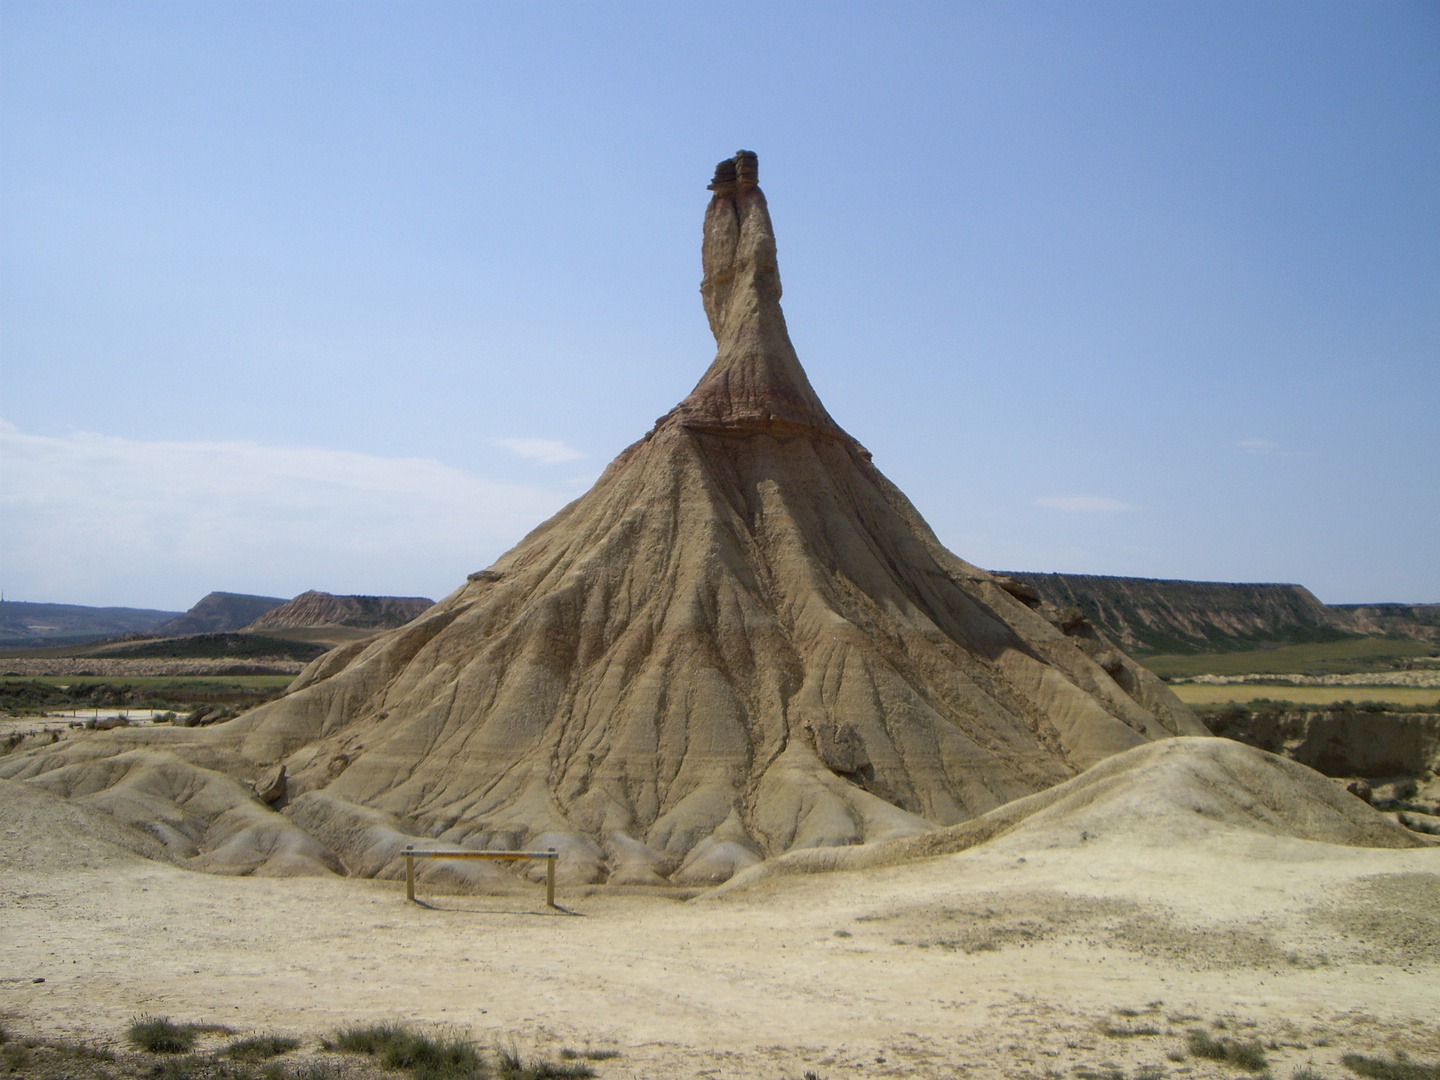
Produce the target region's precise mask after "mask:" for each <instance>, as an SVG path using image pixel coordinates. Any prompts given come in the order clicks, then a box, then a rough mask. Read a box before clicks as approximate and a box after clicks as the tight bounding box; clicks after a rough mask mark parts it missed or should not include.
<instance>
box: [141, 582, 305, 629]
mask: <svg viewBox="0 0 1440 1080" xmlns="http://www.w3.org/2000/svg"><path fill="white" fill-rule="evenodd" d="M283 603H285V601H284V600H282V599H281V598H280V597H278V596H250V595H248V594H246V593H228V592H212V593H207V594H206V595H205V596H203V597H201V598H200V599H199V600H198V601H196V603H195V606H194V607H192V608H191V609H190V610H189V611H187V612H185V614H183V615H179V616H176V617H175V618H173V619H171V620H170V621H169V622H163V623H160V624H159V625H158V626H153V627H151V628H150V633H151V634H152V635H154V636H155V637H175V636H178V635H180V634H216V633H224V632H226V631H228V630H239V629H240V628H241V627H242V626H244V625H245V624H246V623H248V622H251V621H252V620H254V619H257V618H259V617H260V616H261V615H263V614H265V612H267V611H270V610H271V609H273V608H277V607H279V606H280V605H281V604H283Z"/></svg>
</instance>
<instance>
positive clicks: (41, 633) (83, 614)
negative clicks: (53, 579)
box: [0, 600, 179, 648]
mask: <svg viewBox="0 0 1440 1080" xmlns="http://www.w3.org/2000/svg"><path fill="white" fill-rule="evenodd" d="M178 614H179V612H176V611H155V610H152V609H150V608H126V607H86V606H84V605H82V604H32V603H28V602H26V601H23V600H0V646H5V647H9V648H42V647H44V646H46V645H71V644H80V643H82V642H86V641H98V640H100V639H101V638H107V637H117V636H119V635H120V634H135V633H146V632H148V631H150V630H152V629H154V627H156V626H158V625H160V624H161V623H163V622H165V621H166V620H167V619H173V618H175V617H176V616H177V615H178Z"/></svg>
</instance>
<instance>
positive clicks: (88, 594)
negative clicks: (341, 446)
mask: <svg viewBox="0 0 1440 1080" xmlns="http://www.w3.org/2000/svg"><path fill="white" fill-rule="evenodd" d="M0 457H3V462H4V475H3V487H0V514H3V523H0V553H3V572H4V580H3V585H4V588H5V592H6V595H7V596H9V597H13V598H15V599H25V600H42V601H43V600H56V601H65V602H72V603H123V604H134V605H138V606H146V607H188V606H189V605H190V604H192V603H194V602H195V601H196V600H198V599H199V598H200V597H201V596H202V595H204V594H205V593H206V592H208V591H210V590H211V589H225V590H229V591H234V592H259V593H266V594H270V595H276V596H292V595H295V594H297V593H299V592H302V591H303V590H305V589H307V588H318V589H327V590H329V591H331V592H368V593H395V592H403V593H410V594H419V593H423V594H425V595H429V596H432V597H438V596H441V595H444V594H445V593H447V592H449V591H450V590H451V589H453V588H454V587H456V586H457V585H459V584H461V583H462V582H463V580H464V575H465V574H466V573H468V572H469V571H471V570H476V569H479V568H480V567H482V566H485V565H486V564H488V563H489V562H491V561H493V560H494V558H495V557H496V556H497V555H499V554H500V553H501V552H502V551H503V550H505V548H507V547H509V546H510V545H511V544H513V543H514V542H515V541H516V540H518V539H519V538H520V537H521V536H523V535H524V534H525V533H526V532H528V531H529V530H530V529H531V528H533V527H534V526H535V525H537V524H539V523H540V522H541V521H543V520H544V519H545V518H546V517H548V516H549V515H550V514H552V513H554V512H555V511H556V510H557V509H559V507H560V506H561V505H563V504H564V503H565V502H566V501H568V499H569V498H570V497H571V496H570V495H569V494H567V493H565V492H562V491H551V490H547V489H545V488H542V487H538V486H534V485H527V484H513V483H503V482H497V481H493V480H486V479H484V478H482V477H478V476H474V475H471V474H470V473H467V472H464V471H463V470H461V469H457V468H454V467H452V466H448V465H444V464H442V463H441V462H438V461H433V460H428V459H423V458H383V457H376V456H373V455H370V454H360V453H354V452H351V451H344V450H326V449H323V448H318V447H278V446H262V445H260V444H258V443H252V442H143V441H139V440H133V439H123V438H116V437H114V436H108V435H94V434H77V435H71V436H67V437H64V438H52V437H47V436H37V435H26V434H24V433H23V432H21V431H19V430H18V429H16V428H15V427H13V426H12V425H9V424H4V423H3V422H0Z"/></svg>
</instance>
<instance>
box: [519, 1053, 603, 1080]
mask: <svg viewBox="0 0 1440 1080" xmlns="http://www.w3.org/2000/svg"><path fill="white" fill-rule="evenodd" d="M495 1075H496V1076H498V1077H499V1078H500V1080H588V1078H589V1077H592V1076H594V1075H595V1070H594V1069H592V1068H591V1067H590V1066H589V1065H586V1064H584V1063H583V1062H580V1061H568V1062H558V1061H546V1060H544V1059H543V1058H532V1059H530V1060H529V1061H525V1060H523V1059H522V1058H521V1057H520V1054H519V1052H518V1051H517V1050H516V1049H515V1048H514V1047H511V1048H509V1049H507V1050H499V1051H497V1052H496V1065H495Z"/></svg>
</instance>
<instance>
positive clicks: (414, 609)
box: [244, 589, 435, 634]
mask: <svg viewBox="0 0 1440 1080" xmlns="http://www.w3.org/2000/svg"><path fill="white" fill-rule="evenodd" d="M434 605H435V601H434V600H431V599H429V598H428V597H424V596H332V595H331V594H330V593H327V592H317V591H315V590H314V589H312V590H310V591H309V592H303V593H301V594H300V595H299V596H297V597H295V599H294V600H290V601H287V602H286V603H283V604H280V605H278V606H275V607H271V608H270V609H268V610H267V611H266V612H265V613H264V614H263V615H261V616H260V617H259V618H257V619H255V620H253V621H252V622H250V623H248V624H247V625H246V626H245V627H244V629H245V630H246V631H247V632H249V633H256V634H258V633H264V632H265V631H267V630H290V629H301V628H308V627H315V628H319V627H329V626H348V627H354V628H356V629H362V630H381V629H384V630H388V629H391V628H393V627H397V626H404V625H405V624H406V623H408V622H409V621H410V620H411V619H414V618H416V617H417V616H419V615H422V614H424V613H425V611H426V610H427V609H429V608H431V607H433V606H434Z"/></svg>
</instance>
